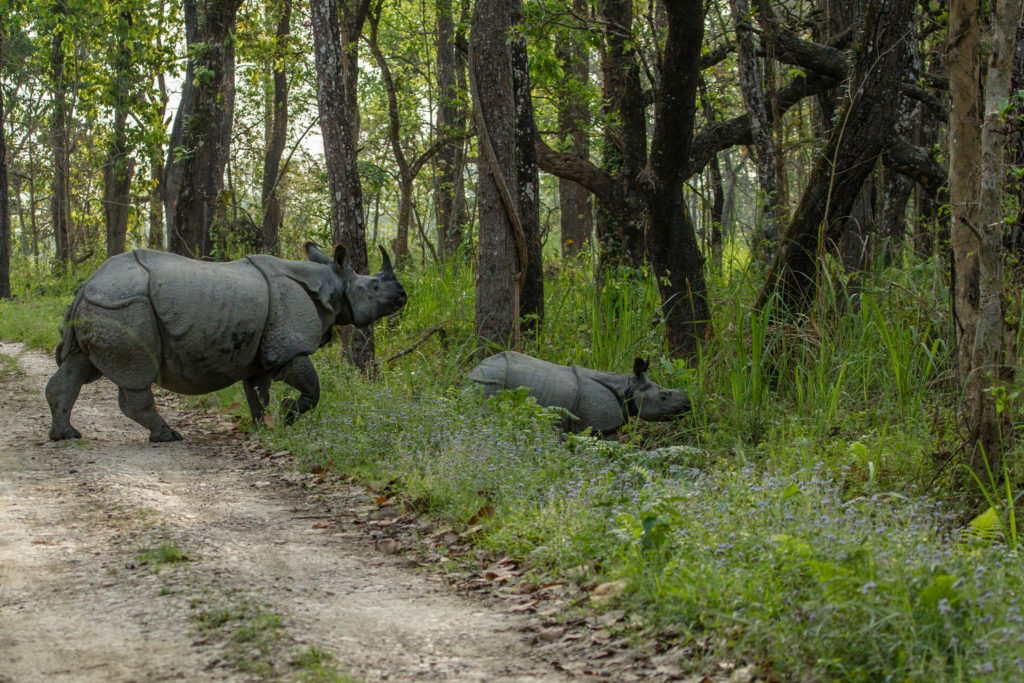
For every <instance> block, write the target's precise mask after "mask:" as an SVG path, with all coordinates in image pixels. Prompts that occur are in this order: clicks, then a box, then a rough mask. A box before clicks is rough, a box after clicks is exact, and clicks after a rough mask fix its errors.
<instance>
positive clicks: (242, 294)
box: [137, 250, 269, 393]
mask: <svg viewBox="0 0 1024 683" xmlns="http://www.w3.org/2000/svg"><path fill="white" fill-rule="evenodd" d="M137 253H138V260H139V263H140V264H142V266H143V267H145V268H146V270H147V271H148V273H149V299H150V302H151V304H152V308H153V311H154V313H155V316H156V318H157V320H158V321H159V325H160V329H161V337H162V345H161V346H162V349H161V350H162V354H161V359H162V368H161V377H160V379H159V382H160V384H161V385H163V386H166V387H168V388H169V389H172V390H174V391H179V392H182V393H205V392H207V391H212V390H214V389H218V388H221V387H224V386H227V385H229V384H233V383H234V382H237V381H238V380H239V379H244V378H246V377H249V376H251V375H252V374H254V373H255V372H257V371H258V370H259V369H260V368H259V367H258V365H257V364H256V363H255V361H256V358H257V353H258V350H259V346H260V341H261V338H262V335H263V330H264V327H265V325H266V321H267V315H268V308H269V302H268V292H267V284H266V280H265V279H264V278H263V275H262V274H261V273H260V272H259V271H258V270H256V268H254V267H253V266H252V265H251V264H249V263H248V262H246V261H244V260H239V261H231V262H229V263H207V262H203V261H195V260H192V259H188V258H184V257H180V256H175V255H174V254H167V253H164V252H156V251H148V250H140V251H139V252H137Z"/></svg>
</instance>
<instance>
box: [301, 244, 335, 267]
mask: <svg viewBox="0 0 1024 683" xmlns="http://www.w3.org/2000/svg"><path fill="white" fill-rule="evenodd" d="M302 251H304V252H306V258H307V259H309V260H310V261H312V262H313V263H330V262H331V260H330V259H329V258H327V254H325V253H324V252H322V251H320V247H318V246H317V244H316V242H314V241H313V240H306V241H305V242H303V243H302Z"/></svg>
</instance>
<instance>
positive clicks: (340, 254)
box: [334, 242, 346, 268]
mask: <svg viewBox="0 0 1024 683" xmlns="http://www.w3.org/2000/svg"><path fill="white" fill-rule="evenodd" d="M345 253H346V252H345V245H344V244H342V243H341V242H338V243H337V244H335V245H334V263H335V265H337V266H338V267H339V268H344V267H345Z"/></svg>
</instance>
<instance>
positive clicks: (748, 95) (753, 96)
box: [729, 0, 783, 264]
mask: <svg viewBox="0 0 1024 683" xmlns="http://www.w3.org/2000/svg"><path fill="white" fill-rule="evenodd" d="M729 4H730V6H731V8H732V14H733V22H734V23H735V26H736V63H737V70H738V72H739V79H740V92H741V94H742V95H743V107H744V109H745V110H746V112H747V116H749V117H750V133H751V136H752V137H753V139H754V155H755V159H756V162H757V163H756V164H755V166H754V169H755V172H756V173H757V184H758V187H759V194H758V203H759V205H760V206H759V208H760V216H761V221H762V222H761V231H760V234H758V235H756V238H755V243H754V248H755V252H756V254H757V256H758V257H759V259H760V260H761V261H762V262H763V263H765V264H767V263H770V262H771V259H772V256H773V255H774V253H775V248H776V245H777V243H778V240H779V226H780V223H781V222H782V213H783V207H782V206H781V205H780V203H779V199H780V197H779V185H780V183H779V178H778V176H777V171H778V168H779V165H778V163H777V157H778V150H777V148H776V144H775V140H774V139H773V137H772V126H771V119H770V118H769V116H768V104H767V102H766V101H765V95H764V89H763V88H762V83H763V82H764V75H763V74H762V72H761V65H760V64H759V63H758V61H757V45H756V43H755V41H754V32H753V30H752V29H751V26H750V22H751V16H750V3H749V2H748V0H730V3H729Z"/></svg>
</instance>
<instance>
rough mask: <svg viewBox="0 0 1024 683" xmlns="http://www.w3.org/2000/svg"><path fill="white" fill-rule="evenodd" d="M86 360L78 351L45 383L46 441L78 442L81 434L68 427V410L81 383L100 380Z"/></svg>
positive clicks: (97, 373)
mask: <svg viewBox="0 0 1024 683" xmlns="http://www.w3.org/2000/svg"><path fill="white" fill-rule="evenodd" d="M100 376H101V375H100V371H99V370H97V369H96V366H95V365H93V364H92V363H91V362H90V361H89V358H88V357H87V356H86V355H85V354H84V353H82V352H81V351H76V352H74V353H72V354H71V355H69V356H68V357H67V358H66V359H65V360H64V362H63V363H61V364H60V367H59V368H58V369H57V372H55V373H54V374H53V377H51V378H50V381H49V382H47V383H46V402H47V403H49V404H50V416H51V419H52V422H51V425H50V438H51V439H53V440H54V441H60V440H62V439H80V438H82V433H81V432H79V431H78V430H77V429H75V428H74V427H72V426H71V409H72V408H73V407H74V405H75V401H77V400H78V392H79V391H81V390H82V385H83V384H88V383H89V382H94V381H96V380H97V379H99V378H100Z"/></svg>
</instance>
